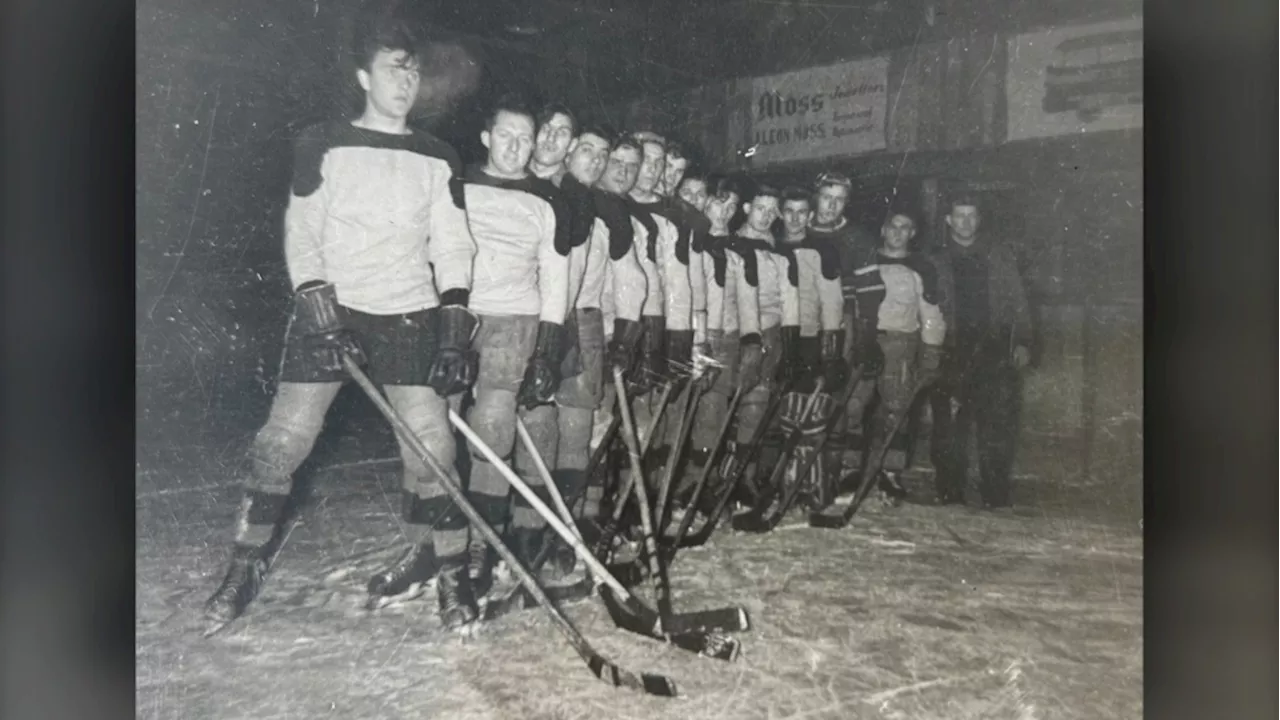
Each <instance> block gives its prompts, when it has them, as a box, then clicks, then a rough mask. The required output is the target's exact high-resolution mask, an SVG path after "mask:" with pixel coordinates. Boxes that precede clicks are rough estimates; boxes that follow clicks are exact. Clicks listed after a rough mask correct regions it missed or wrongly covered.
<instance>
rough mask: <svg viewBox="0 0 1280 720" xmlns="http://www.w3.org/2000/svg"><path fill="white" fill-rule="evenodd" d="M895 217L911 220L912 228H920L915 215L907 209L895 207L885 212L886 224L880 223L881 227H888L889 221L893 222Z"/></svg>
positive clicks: (892, 206) (890, 207)
mask: <svg viewBox="0 0 1280 720" xmlns="http://www.w3.org/2000/svg"><path fill="white" fill-rule="evenodd" d="M895 215H901V216H902V217H904V218H906V219H908V220H910V221H911V227H919V223H917V222H916V217H915V213H913V212H911V211H910V210H908V209H907V208H905V207H901V206H895V205H890V206H889V209H888V210H887V211H885V214H884V222H882V223H880V225H881V226H884V225H888V224H889V221H890V220H892V219H893V218H894V216H895Z"/></svg>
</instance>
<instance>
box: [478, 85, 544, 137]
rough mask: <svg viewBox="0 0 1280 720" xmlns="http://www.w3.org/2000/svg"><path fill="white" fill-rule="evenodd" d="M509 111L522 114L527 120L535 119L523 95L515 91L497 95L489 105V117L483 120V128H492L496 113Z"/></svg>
mask: <svg viewBox="0 0 1280 720" xmlns="http://www.w3.org/2000/svg"><path fill="white" fill-rule="evenodd" d="M501 112H509V113H513V114H516V115H524V116H525V117H527V118H529V120H531V121H532V120H535V117H536V116H535V115H534V112H533V109H532V108H531V107H530V106H529V103H528V101H527V100H525V99H524V97H522V96H520V95H518V94H516V93H506V94H504V95H502V96H501V97H499V98H498V99H497V101H496V102H494V103H493V104H492V105H490V106H489V117H488V118H486V119H485V121H484V129H485V130H493V124H494V123H495V122H497V120H498V113H501Z"/></svg>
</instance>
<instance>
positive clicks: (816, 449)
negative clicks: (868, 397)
mask: <svg viewBox="0 0 1280 720" xmlns="http://www.w3.org/2000/svg"><path fill="white" fill-rule="evenodd" d="M868 382H874V381H873V380H867V379H865V378H861V377H859V379H858V382H856V383H849V387H848V389H847V390H845V392H844V394H843V395H841V396H840V400H839V401H837V402H838V404H837V405H836V406H835V408H834V409H833V410H832V411H831V413H830V415H828V416H827V422H826V426H825V427H824V428H823V431H822V437H820V438H818V442H817V443H815V444H814V445H813V451H812V453H810V454H809V456H808V457H807V458H806V459H805V460H804V461H803V462H801V463H800V464H799V465H798V467H797V471H796V480H795V482H794V483H793V484H792V485H791V487H789V488H787V491H786V493H784V494H783V495H782V497H781V498H780V499H779V501H778V505H777V507H776V508H775V509H774V511H773V512H772V513H770V514H767V515H765V516H764V518H762V521H761V523H760V525H758V526H756V527H752V528H749V529H746V531H747V532H756V533H761V532H770V531H772V530H773V529H774V528H775V527H777V526H778V523H780V522H782V518H783V517H784V516H786V514H787V511H789V510H790V509H791V506H792V504H794V503H795V500H796V498H797V497H799V496H800V489H801V488H802V487H803V486H804V481H803V479H804V476H805V475H807V474H808V473H809V470H810V469H811V468H812V467H813V464H814V463H815V462H817V461H818V458H819V457H821V455H822V451H823V448H824V447H825V446H826V444H827V441H828V440H830V439H831V433H832V432H833V431H834V430H835V428H836V425H837V424H839V422H840V418H842V417H843V416H844V413H845V410H846V407H847V406H848V404H849V398H851V397H853V393H854V391H855V390H856V389H857V388H858V387H859V386H865V383H868ZM783 469H784V470H785V468H783Z"/></svg>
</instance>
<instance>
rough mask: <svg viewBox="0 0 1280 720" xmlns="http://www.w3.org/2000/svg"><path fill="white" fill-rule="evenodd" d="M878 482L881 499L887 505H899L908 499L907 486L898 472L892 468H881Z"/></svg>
mask: <svg viewBox="0 0 1280 720" xmlns="http://www.w3.org/2000/svg"><path fill="white" fill-rule="evenodd" d="M876 483H877V486H878V488H879V490H880V496H881V499H882V500H883V502H884V504H885V505H886V506H889V507H898V506H899V505H901V504H902V503H903V501H904V500H906V499H907V495H908V492H907V488H906V486H904V485H903V484H902V481H901V479H899V477H898V473H896V472H893V471H890V470H881V471H880V476H879V478H877V480H876Z"/></svg>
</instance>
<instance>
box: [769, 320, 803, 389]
mask: <svg viewBox="0 0 1280 720" xmlns="http://www.w3.org/2000/svg"><path fill="white" fill-rule="evenodd" d="M781 338H782V358H781V361H780V362H779V363H778V371H777V380H778V384H779V385H781V386H782V387H791V388H792V389H793V390H794V389H796V388H797V387H798V386H799V383H801V382H802V381H803V380H804V378H805V376H807V375H808V374H809V373H808V368H807V367H805V364H804V362H803V360H802V359H801V357H800V326H799V325H783V326H782V332H781Z"/></svg>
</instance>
